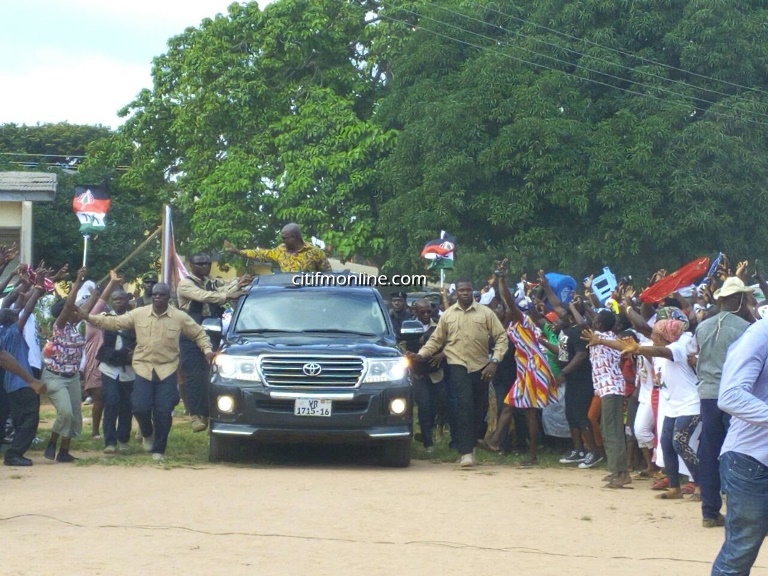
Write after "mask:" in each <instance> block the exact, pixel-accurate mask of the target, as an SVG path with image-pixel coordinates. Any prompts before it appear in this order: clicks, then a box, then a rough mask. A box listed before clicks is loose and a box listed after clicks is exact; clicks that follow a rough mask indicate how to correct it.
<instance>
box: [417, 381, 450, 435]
mask: <svg viewBox="0 0 768 576" xmlns="http://www.w3.org/2000/svg"><path fill="white" fill-rule="evenodd" d="M413 397H414V400H415V401H416V405H417V406H418V407H419V428H420V429H421V437H422V442H423V443H424V447H425V448H429V447H430V446H432V445H433V444H434V441H433V439H432V428H434V427H435V420H436V419H437V414H438V412H439V410H440V405H441V403H445V385H444V384H443V381H442V380H441V381H440V382H436V383H435V382H432V380H431V379H430V378H429V376H426V375H425V376H415V377H414V378H413Z"/></svg>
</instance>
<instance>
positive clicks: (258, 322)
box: [235, 288, 387, 336]
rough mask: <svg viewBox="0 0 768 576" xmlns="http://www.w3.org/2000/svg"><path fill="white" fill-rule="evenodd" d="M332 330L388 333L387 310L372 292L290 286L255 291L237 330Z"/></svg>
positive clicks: (244, 305)
mask: <svg viewBox="0 0 768 576" xmlns="http://www.w3.org/2000/svg"><path fill="white" fill-rule="evenodd" d="M277 331H279V332H329V333H351V334H366V335H371V336H384V335H386V334H387V322H386V319H385V316H384V311H383V310H382V308H381V306H380V305H379V302H378V300H377V299H376V297H375V296H374V295H373V294H372V293H371V292H365V291H359V292H352V291H344V292H338V291H330V290H324V289H302V290H297V289H290V288H286V289H283V290H276V291H270V292H259V291H258V290H257V291H254V292H252V293H251V295H250V296H249V297H248V298H247V299H246V301H245V302H244V303H243V307H242V309H241V310H240V314H239V315H238V317H237V324H236V325H235V332H239V333H248V332H250V333H259V332H264V333H268V332H270V333H271V332H277Z"/></svg>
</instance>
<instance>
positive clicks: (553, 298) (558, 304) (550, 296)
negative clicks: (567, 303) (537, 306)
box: [539, 270, 568, 318]
mask: <svg viewBox="0 0 768 576" xmlns="http://www.w3.org/2000/svg"><path fill="white" fill-rule="evenodd" d="M539 285H540V286H541V287H542V288H543V289H544V294H546V295H547V300H549V304H550V306H552V309H553V310H554V311H555V312H556V313H557V315H558V316H560V317H561V318H562V317H563V316H565V315H567V314H568V311H567V310H566V309H565V307H564V306H563V302H562V300H560V298H558V296H557V294H555V291H554V290H552V286H550V284H549V279H548V278H547V277H546V275H545V274H544V270H539Z"/></svg>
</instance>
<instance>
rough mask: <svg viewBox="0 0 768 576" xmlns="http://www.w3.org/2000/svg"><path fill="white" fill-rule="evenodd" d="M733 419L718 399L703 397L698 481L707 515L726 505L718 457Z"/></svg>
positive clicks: (710, 515)
mask: <svg viewBox="0 0 768 576" xmlns="http://www.w3.org/2000/svg"><path fill="white" fill-rule="evenodd" d="M730 422H731V415H730V414H728V413H727V412H723V411H722V410H720V409H719V408H718V407H717V400H716V399H712V400H709V399H704V400H702V401H701V437H700V439H699V479H698V482H699V486H701V513H702V516H703V517H704V518H717V516H718V515H719V514H720V508H721V507H722V506H723V499H722V498H721V497H720V462H719V460H718V457H719V456H720V449H721V448H722V447H723V442H724V441H725V435H726V433H727V432H728V426H729V424H730Z"/></svg>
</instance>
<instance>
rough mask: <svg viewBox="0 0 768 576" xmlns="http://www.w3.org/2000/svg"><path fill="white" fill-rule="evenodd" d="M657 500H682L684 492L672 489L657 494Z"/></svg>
mask: <svg viewBox="0 0 768 576" xmlns="http://www.w3.org/2000/svg"><path fill="white" fill-rule="evenodd" d="M656 498H658V499H659V500H682V498H683V492H682V491H681V490H680V489H679V488H677V489H675V488H670V489H669V490H667V491H666V492H662V493H661V494H656Z"/></svg>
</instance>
